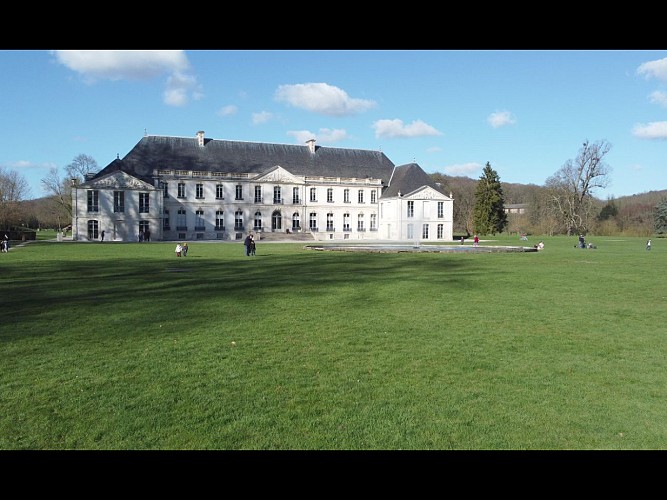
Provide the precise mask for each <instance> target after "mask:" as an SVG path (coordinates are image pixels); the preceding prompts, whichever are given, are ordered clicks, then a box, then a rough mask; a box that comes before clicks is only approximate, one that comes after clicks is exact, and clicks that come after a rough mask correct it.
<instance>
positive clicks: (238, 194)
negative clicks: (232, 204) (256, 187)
mask: <svg viewBox="0 0 667 500" xmlns="http://www.w3.org/2000/svg"><path fill="white" fill-rule="evenodd" d="M236 199H237V200H242V199H243V186H242V185H241V184H237V185H236Z"/></svg>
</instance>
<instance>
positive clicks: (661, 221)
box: [654, 200, 667, 234]
mask: <svg viewBox="0 0 667 500" xmlns="http://www.w3.org/2000/svg"><path fill="white" fill-rule="evenodd" d="M654 228H655V232H656V233H657V234H665V233H667V200H664V201H661V202H660V203H658V205H657V206H656V207H655V223H654Z"/></svg>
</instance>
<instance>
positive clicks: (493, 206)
mask: <svg viewBox="0 0 667 500" xmlns="http://www.w3.org/2000/svg"><path fill="white" fill-rule="evenodd" d="M506 226H507V213H505V198H504V196H503V187H502V186H501V184H500V177H498V173H497V172H496V171H495V170H493V169H492V168H491V164H490V163H489V162H486V166H485V167H484V171H483V173H482V176H481V177H480V178H479V181H478V182H477V187H476V189H475V208H474V210H473V227H474V230H475V232H476V233H478V234H492V235H494V234H496V233H502V232H503V230H504V229H505V227H506Z"/></svg>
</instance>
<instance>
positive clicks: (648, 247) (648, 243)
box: [646, 240, 651, 250]
mask: <svg viewBox="0 0 667 500" xmlns="http://www.w3.org/2000/svg"><path fill="white" fill-rule="evenodd" d="M650 249H651V240H648V241H647V242H646V250H650Z"/></svg>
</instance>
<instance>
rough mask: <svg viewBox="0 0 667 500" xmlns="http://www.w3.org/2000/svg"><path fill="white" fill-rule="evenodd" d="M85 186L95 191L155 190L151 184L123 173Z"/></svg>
mask: <svg viewBox="0 0 667 500" xmlns="http://www.w3.org/2000/svg"><path fill="white" fill-rule="evenodd" d="M85 185H86V186H89V187H91V188H97V189H137V190H142V191H150V190H154V189H156V188H155V187H154V186H152V185H151V184H148V183H147V182H144V181H142V180H139V179H137V178H136V177H133V176H131V175H129V174H126V173H125V172H113V173H111V174H109V175H105V176H104V177H100V178H99V179H94V180H92V181H89V182H86V183H85Z"/></svg>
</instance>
